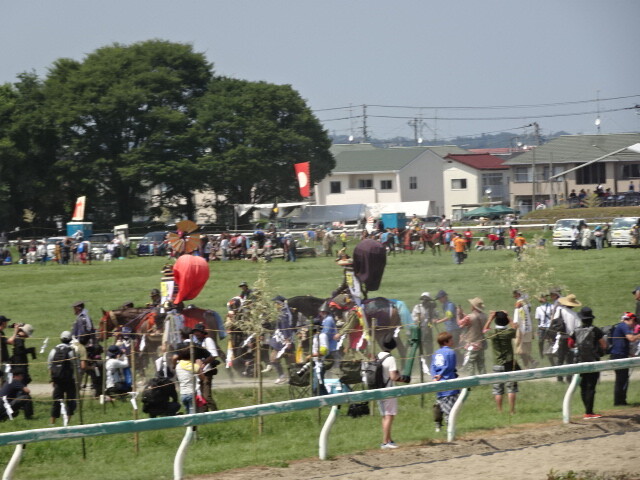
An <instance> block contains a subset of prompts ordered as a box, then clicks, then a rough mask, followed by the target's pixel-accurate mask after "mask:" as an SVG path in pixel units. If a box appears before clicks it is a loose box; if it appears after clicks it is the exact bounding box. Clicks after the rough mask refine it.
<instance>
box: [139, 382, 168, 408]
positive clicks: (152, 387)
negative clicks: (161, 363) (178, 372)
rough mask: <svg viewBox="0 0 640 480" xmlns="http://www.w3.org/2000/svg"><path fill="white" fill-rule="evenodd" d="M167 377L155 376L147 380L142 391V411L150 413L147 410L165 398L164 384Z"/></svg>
mask: <svg viewBox="0 0 640 480" xmlns="http://www.w3.org/2000/svg"><path fill="white" fill-rule="evenodd" d="M164 380H165V379H164V378H160V377H153V378H152V379H151V380H149V381H148V382H147V384H146V385H145V387H144V390H143V391H142V411H143V412H144V413H149V412H148V411H147V410H148V408H149V407H152V406H154V405H157V404H158V403H160V402H162V400H163V392H162V388H161V387H162V386H163V385H164V384H165V381H164Z"/></svg>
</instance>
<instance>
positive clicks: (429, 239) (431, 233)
mask: <svg viewBox="0 0 640 480" xmlns="http://www.w3.org/2000/svg"><path fill="white" fill-rule="evenodd" d="M421 237H422V238H421V241H422V253H424V252H426V251H427V247H429V248H430V249H431V253H432V254H433V255H435V254H436V251H437V252H438V255H442V254H441V253H440V245H441V244H442V242H443V238H442V232H441V231H440V230H427V229H424V230H423V231H422V235H421Z"/></svg>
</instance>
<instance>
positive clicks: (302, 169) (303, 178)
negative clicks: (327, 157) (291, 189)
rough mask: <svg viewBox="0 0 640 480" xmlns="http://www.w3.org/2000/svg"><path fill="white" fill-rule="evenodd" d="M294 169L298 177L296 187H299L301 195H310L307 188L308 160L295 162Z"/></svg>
mask: <svg viewBox="0 0 640 480" xmlns="http://www.w3.org/2000/svg"><path fill="white" fill-rule="evenodd" d="M294 168H295V169H296V176H297V177H298V187H299V188H300V196H301V197H309V196H311V191H310V188H309V183H310V182H309V162H303V163H296V164H295V165H294Z"/></svg>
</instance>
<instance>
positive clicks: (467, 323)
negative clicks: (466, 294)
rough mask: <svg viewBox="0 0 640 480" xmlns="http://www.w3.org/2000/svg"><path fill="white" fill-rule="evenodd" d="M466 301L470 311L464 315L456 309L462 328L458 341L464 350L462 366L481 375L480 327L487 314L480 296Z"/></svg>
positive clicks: (482, 347) (485, 320)
mask: <svg viewBox="0 0 640 480" xmlns="http://www.w3.org/2000/svg"><path fill="white" fill-rule="evenodd" d="M468 302H469V304H471V313H469V314H468V315H464V314H463V312H462V310H459V311H458V326H459V327H460V328H461V329H462V335H461V338H460V343H461V345H462V347H463V348H464V351H465V355H464V360H463V362H462V366H463V368H464V369H465V370H467V371H468V372H469V373H470V374H471V375H482V374H484V373H486V368H485V361H484V346H485V343H484V335H483V333H482V328H483V327H484V324H485V323H486V322H487V315H486V314H485V313H484V302H483V301H482V299H481V298H480V297H475V298H471V299H469V300H468Z"/></svg>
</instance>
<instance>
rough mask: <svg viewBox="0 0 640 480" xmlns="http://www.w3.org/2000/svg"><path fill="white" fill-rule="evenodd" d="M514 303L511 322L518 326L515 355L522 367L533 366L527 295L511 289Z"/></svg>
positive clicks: (531, 334)
mask: <svg viewBox="0 0 640 480" xmlns="http://www.w3.org/2000/svg"><path fill="white" fill-rule="evenodd" d="M513 298H514V299H515V305H514V310H513V323H514V324H515V325H516V326H517V327H518V329H517V335H516V355H517V356H518V357H520V359H521V360H522V364H523V366H524V368H531V367H532V366H535V362H534V361H533V357H532V356H531V344H532V342H533V326H532V322H531V309H530V307H529V302H528V301H527V297H526V296H525V295H523V294H522V292H520V291H519V290H514V291H513Z"/></svg>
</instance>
